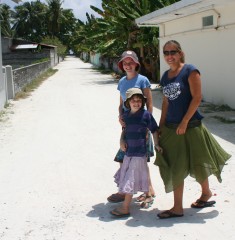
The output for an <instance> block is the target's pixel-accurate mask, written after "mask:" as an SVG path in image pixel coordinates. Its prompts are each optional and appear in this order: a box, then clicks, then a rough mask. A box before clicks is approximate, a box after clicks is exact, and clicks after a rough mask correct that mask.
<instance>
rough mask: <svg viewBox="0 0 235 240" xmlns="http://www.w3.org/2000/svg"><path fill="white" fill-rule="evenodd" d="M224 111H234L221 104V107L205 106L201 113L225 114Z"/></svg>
mask: <svg viewBox="0 0 235 240" xmlns="http://www.w3.org/2000/svg"><path fill="white" fill-rule="evenodd" d="M226 111H234V109H232V108H231V107H229V106H228V105H226V104H223V105H215V104H207V105H205V109H204V110H203V112H205V113H211V112H226Z"/></svg>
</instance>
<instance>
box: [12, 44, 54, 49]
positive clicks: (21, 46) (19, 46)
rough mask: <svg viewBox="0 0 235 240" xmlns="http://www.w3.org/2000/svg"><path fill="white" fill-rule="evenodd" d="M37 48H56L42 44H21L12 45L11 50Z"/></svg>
mask: <svg viewBox="0 0 235 240" xmlns="http://www.w3.org/2000/svg"><path fill="white" fill-rule="evenodd" d="M38 46H42V47H43V48H56V46H53V45H48V44H44V43H26V44H24V43H22V44H14V45H12V46H11V50H23V49H37V47H38Z"/></svg>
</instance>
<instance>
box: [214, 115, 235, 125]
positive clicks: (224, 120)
mask: <svg viewBox="0 0 235 240" xmlns="http://www.w3.org/2000/svg"><path fill="white" fill-rule="evenodd" d="M213 118H215V119H218V120H219V121H221V122H223V123H228V124H232V123H235V120H229V119H226V118H224V117H220V116H213Z"/></svg>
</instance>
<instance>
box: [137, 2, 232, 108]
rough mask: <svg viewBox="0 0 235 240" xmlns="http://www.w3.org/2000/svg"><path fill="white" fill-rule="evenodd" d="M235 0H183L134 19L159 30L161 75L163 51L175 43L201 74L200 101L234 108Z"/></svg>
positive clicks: (164, 66)
mask: <svg viewBox="0 0 235 240" xmlns="http://www.w3.org/2000/svg"><path fill="white" fill-rule="evenodd" d="M234 9H235V0H182V1H179V2H177V3H174V4H172V5H170V6H167V7H165V8H162V9H159V10H157V11H154V12H152V13H150V14H147V15H145V16H143V17H140V18H138V19H136V23H137V24H138V25H139V26H141V27H144V26H156V27H159V46H160V49H159V50H160V53H161V60H160V66H161V67H160V70H161V74H162V73H163V72H164V71H165V70H166V69H167V66H166V64H165V62H164V59H163V55H162V47H163V45H164V43H165V42H167V41H168V40H171V39H174V40H176V41H178V42H179V43H180V44H181V47H182V49H183V51H184V53H185V57H186V62H187V63H192V64H193V65H195V66H196V67H198V69H199V70H200V72H201V77H202V93H203V99H204V100H205V101H208V102H212V103H214V104H218V105H222V104H227V105H229V106H230V107H232V108H235V75H234V73H233V71H235V46H234V42H235V14H234Z"/></svg>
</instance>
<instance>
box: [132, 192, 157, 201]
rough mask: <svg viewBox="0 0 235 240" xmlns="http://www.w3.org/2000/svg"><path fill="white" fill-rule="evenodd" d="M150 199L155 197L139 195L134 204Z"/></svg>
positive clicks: (144, 194)
mask: <svg viewBox="0 0 235 240" xmlns="http://www.w3.org/2000/svg"><path fill="white" fill-rule="evenodd" d="M149 197H152V198H155V195H152V196H147V194H146V193H143V194H141V195H140V196H139V197H137V198H136V202H144V201H146V199H147V198H149Z"/></svg>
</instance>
